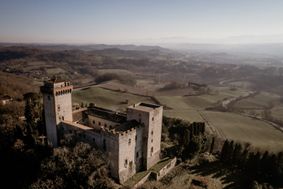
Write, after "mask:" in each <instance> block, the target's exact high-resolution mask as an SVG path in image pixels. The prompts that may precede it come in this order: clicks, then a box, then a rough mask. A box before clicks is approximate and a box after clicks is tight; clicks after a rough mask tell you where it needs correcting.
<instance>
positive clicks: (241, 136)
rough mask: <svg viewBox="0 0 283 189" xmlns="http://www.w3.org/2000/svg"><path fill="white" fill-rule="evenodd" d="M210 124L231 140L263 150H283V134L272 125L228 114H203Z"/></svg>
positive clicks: (207, 112)
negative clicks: (246, 143)
mask: <svg viewBox="0 0 283 189" xmlns="http://www.w3.org/2000/svg"><path fill="white" fill-rule="evenodd" d="M203 113H204V115H205V117H206V118H207V120H208V122H209V123H212V125H213V126H214V127H215V128H216V129H217V130H219V131H220V132H221V133H224V135H225V136H226V137H227V138H229V139H234V140H237V141H241V142H248V143H250V144H252V145H253V146H255V147H258V148H261V149H269V150H271V151H281V150H283V133H282V132H281V131H279V130H278V129H275V128H274V127H272V126H271V125H269V124H267V123H265V122H263V121H260V120H255V119H252V118H249V117H245V116H241V115H238V114H235V113H227V112H212V111H205V112H203Z"/></svg>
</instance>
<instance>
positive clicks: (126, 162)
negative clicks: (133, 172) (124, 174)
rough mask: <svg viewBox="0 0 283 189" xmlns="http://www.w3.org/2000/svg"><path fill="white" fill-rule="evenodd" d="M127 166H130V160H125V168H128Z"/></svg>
mask: <svg viewBox="0 0 283 189" xmlns="http://www.w3.org/2000/svg"><path fill="white" fill-rule="evenodd" d="M127 166H128V160H127V159H125V163H124V167H125V168H127Z"/></svg>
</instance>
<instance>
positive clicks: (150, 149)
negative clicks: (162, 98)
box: [127, 103, 163, 170]
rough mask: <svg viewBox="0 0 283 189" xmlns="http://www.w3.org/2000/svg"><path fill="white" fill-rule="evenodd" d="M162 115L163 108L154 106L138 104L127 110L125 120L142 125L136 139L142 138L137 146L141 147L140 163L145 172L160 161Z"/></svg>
mask: <svg viewBox="0 0 283 189" xmlns="http://www.w3.org/2000/svg"><path fill="white" fill-rule="evenodd" d="M162 115H163V107H162V106H159V105H154V104H147V103H138V104H135V105H133V106H129V107H128V109H127V120H136V121H138V122H139V123H141V124H142V125H144V129H143V131H142V133H137V137H138V138H140V137H142V139H141V141H142V142H141V143H140V144H139V145H142V151H141V154H142V156H141V158H142V160H141V161H142V163H143V166H142V167H144V169H145V170H148V169H149V168H151V167H152V166H153V165H155V164H156V163H157V162H158V161H159V160H160V148H161V132H162ZM137 162H139V161H137Z"/></svg>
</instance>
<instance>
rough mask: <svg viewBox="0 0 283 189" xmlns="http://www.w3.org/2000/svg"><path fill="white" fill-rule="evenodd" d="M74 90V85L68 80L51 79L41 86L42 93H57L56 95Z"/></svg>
mask: <svg viewBox="0 0 283 189" xmlns="http://www.w3.org/2000/svg"><path fill="white" fill-rule="evenodd" d="M72 90H73V86H72V85H71V83H70V82H68V81H60V82H59V81H54V80H49V81H45V82H44V85H43V86H41V87H40V91H41V92H42V93H48V94H55V95H56V96H58V95H63V94H66V93H71V92H72Z"/></svg>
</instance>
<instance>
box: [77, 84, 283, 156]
mask: <svg viewBox="0 0 283 189" xmlns="http://www.w3.org/2000/svg"><path fill="white" fill-rule="evenodd" d="M246 92H247V91H246V90H242V89H239V90H237V92H235V93H233V91H230V90H229V89H228V88H225V87H224V88H223V87H220V88H214V92H213V93H212V94H204V95H199V96H178V94H175V95H176V96H172V95H171V94H170V93H168V95H167V96H166V95H164V96H155V98H156V99H157V100H158V102H159V103H160V104H162V105H164V106H166V108H165V110H164V115H165V116H168V117H176V118H181V119H185V120H188V121H190V122H193V121H205V122H207V124H208V125H210V126H213V127H214V128H215V129H216V130H217V131H218V133H220V135H221V136H222V137H224V138H227V139H233V140H235V141H239V142H245V143H250V144H252V145H253V146H254V147H255V148H257V149H261V150H266V149H268V150H271V151H275V152H277V151H280V150H282V149H283V133H282V132H281V131H279V130H278V129H276V128H274V127H273V126H271V125H270V124H268V123H266V122H264V121H262V120H257V119H253V118H250V117H248V116H244V115H240V114H237V113H233V112H218V111H207V110H206V108H207V107H211V106H214V105H215V104H217V103H219V102H221V100H224V99H227V98H232V97H236V96H237V95H238V96H240V95H243V94H245V93H246ZM164 94H166V93H164ZM169 94H170V95H169ZM266 95H269V94H267V93H263V94H260V95H258V96H255V98H254V99H247V100H246V99H245V101H248V102H250V104H252V102H253V101H255V102H258V101H259V102H258V103H259V104H258V105H257V106H259V107H261V106H265V105H268V104H269V103H270V101H269V100H271V101H274V100H278V98H277V96H276V95H269V97H270V99H269V100H265V101H263V99H266ZM140 101H143V102H151V103H154V101H153V100H152V99H151V98H150V97H146V96H139V95H135V94H130V93H127V92H125V91H124V92H121V91H114V90H108V89H104V88H100V87H99V86H94V87H91V88H87V89H84V90H78V91H75V92H74V94H73V102H74V103H81V102H83V103H90V102H94V103H95V104H96V105H97V106H102V107H106V108H110V109H113V110H119V111H125V109H126V107H127V106H128V105H129V104H133V103H137V102H140ZM244 104H245V105H246V104H248V103H244ZM254 104H255V103H254ZM237 106H238V104H237ZM278 108H279V107H278ZM279 109H280V108H279ZM275 110H276V111H275ZM275 110H274V111H275V112H276V113H275V115H277V116H278V117H280V111H277V109H275ZM280 110H281V111H282V109H280Z"/></svg>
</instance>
